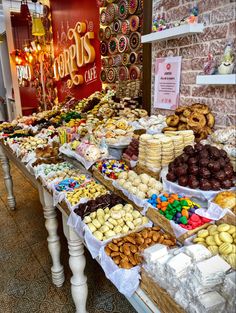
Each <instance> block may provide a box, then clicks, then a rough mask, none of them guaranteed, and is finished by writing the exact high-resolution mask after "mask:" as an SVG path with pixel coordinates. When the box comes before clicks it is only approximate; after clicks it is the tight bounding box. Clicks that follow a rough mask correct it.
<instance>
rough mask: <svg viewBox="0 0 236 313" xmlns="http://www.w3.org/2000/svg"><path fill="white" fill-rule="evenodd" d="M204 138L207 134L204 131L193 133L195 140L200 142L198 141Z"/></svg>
mask: <svg viewBox="0 0 236 313" xmlns="http://www.w3.org/2000/svg"><path fill="white" fill-rule="evenodd" d="M206 138H207V135H206V133H205V132H199V133H195V141H196V142H200V141H202V140H204V139H206Z"/></svg>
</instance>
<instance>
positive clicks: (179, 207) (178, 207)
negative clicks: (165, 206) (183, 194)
mask: <svg viewBox="0 0 236 313" xmlns="http://www.w3.org/2000/svg"><path fill="white" fill-rule="evenodd" d="M181 210H182V206H181V204H179V205H178V206H177V207H176V211H178V212H181Z"/></svg>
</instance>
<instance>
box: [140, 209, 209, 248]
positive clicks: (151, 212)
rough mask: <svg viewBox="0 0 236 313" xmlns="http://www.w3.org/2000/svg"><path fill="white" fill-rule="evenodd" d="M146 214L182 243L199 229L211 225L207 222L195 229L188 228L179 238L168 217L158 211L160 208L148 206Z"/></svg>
mask: <svg viewBox="0 0 236 313" xmlns="http://www.w3.org/2000/svg"><path fill="white" fill-rule="evenodd" d="M146 215H147V217H148V218H149V219H150V220H151V221H152V222H153V223H154V224H156V225H158V226H160V227H161V228H162V229H163V230H165V231H166V232H167V233H169V234H170V235H172V236H173V237H175V238H176V239H177V240H178V241H179V242H181V243H183V242H184V240H185V239H186V238H189V237H191V236H192V235H194V234H195V233H197V232H198V231H199V230H201V229H204V228H207V227H208V226H209V225H210V223H206V224H204V225H202V226H200V227H197V228H195V229H192V230H188V231H187V232H186V233H185V234H183V235H182V236H180V237H178V238H177V237H176V235H175V233H174V231H173V228H172V226H171V223H170V221H169V220H168V219H167V218H165V216H163V215H161V214H160V213H159V212H158V210H156V209H154V208H148V211H147V214H146Z"/></svg>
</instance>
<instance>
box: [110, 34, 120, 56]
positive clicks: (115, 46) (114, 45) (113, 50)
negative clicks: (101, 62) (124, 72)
mask: <svg viewBox="0 0 236 313" xmlns="http://www.w3.org/2000/svg"><path fill="white" fill-rule="evenodd" d="M118 44H119V42H118V39H117V38H114V37H112V38H111V39H110V41H109V43H108V51H109V53H110V54H115V53H117V52H118Z"/></svg>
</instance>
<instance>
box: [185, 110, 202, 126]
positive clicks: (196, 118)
mask: <svg viewBox="0 0 236 313" xmlns="http://www.w3.org/2000/svg"><path fill="white" fill-rule="evenodd" d="M187 122H188V125H189V126H190V127H199V128H203V127H204V126H205V125H206V118H205V116H204V115H203V114H201V113H199V112H192V113H191V115H190V116H189V117H188V118H187Z"/></svg>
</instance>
